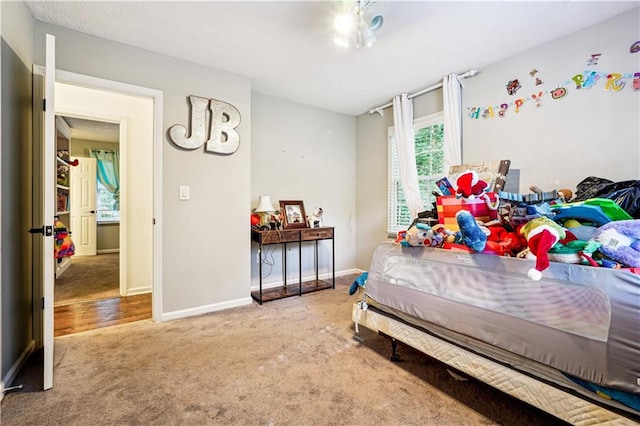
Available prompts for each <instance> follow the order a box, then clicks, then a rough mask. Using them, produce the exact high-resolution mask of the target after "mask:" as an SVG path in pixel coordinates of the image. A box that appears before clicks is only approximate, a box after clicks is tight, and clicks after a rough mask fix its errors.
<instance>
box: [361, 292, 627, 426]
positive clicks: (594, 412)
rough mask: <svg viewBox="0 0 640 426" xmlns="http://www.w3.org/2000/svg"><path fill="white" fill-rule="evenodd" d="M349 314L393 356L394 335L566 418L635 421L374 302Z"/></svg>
mask: <svg viewBox="0 0 640 426" xmlns="http://www.w3.org/2000/svg"><path fill="white" fill-rule="evenodd" d="M352 319H353V321H354V323H355V324H356V330H357V328H358V326H363V327H366V328H368V329H369V330H371V331H373V332H376V333H379V334H381V335H383V336H387V337H390V338H391V339H393V340H392V345H393V348H392V355H391V357H392V359H394V358H395V359H397V357H398V354H397V352H396V350H395V341H394V340H397V341H399V342H402V343H404V344H406V345H408V346H410V347H412V348H414V349H416V350H418V351H420V352H422V353H424V354H425V355H428V356H430V357H432V358H435V359H437V360H439V361H441V362H443V363H445V364H447V365H449V366H450V367H452V368H454V369H455V370H458V371H460V372H462V373H464V374H466V375H468V376H470V377H473V378H475V379H477V380H480V381H482V382H484V383H486V384H488V385H490V386H492V387H494V388H496V389H498V390H500V391H502V392H505V393H506V394H509V395H511V396H513V397H515V398H517V399H519V400H521V401H524V402H526V403H528V404H531V405H533V406H535V407H537V408H539V409H541V410H543V411H545V412H547V413H549V414H551V415H553V416H555V417H557V418H559V419H562V420H564V421H566V422H569V423H571V424H574V425H594V424H599V425H606V424H610V425H614V424H615V425H637V424H638V422H640V417H636V420H635V421H634V420H632V418H633V417H634V415H633V414H629V413H626V412H625V411H626V410H628V409H626V408H625V407H623V406H622V405H621V404H618V403H615V402H611V404H612V407H611V408H607V407H605V406H603V405H602V404H600V403H597V402H595V401H593V400H592V399H590V398H589V395H587V391H582V390H581V389H579V388H577V386H573V385H572V384H571V383H570V382H569V381H568V380H567V386H568V387H567V388H566V389H562V388H561V387H559V386H558V385H554V384H552V383H551V382H547V381H546V380H544V379H540V378H536V377H534V376H532V375H531V374H528V373H526V372H522V371H518V370H516V369H514V368H511V367H509V366H507V365H505V364H504V363H502V362H500V361H497V360H495V359H492V358H490V357H488V356H486V355H483V354H480V353H478V352H476V351H473V350H470V349H468V348H465V347H463V346H461V345H460V344H459V343H456V342H454V341H453V340H449V339H446V338H442V337H439V336H437V335H436V334H434V333H432V332H429V331H428V330H425V329H422V328H421V327H418V326H415V325H412V324H410V323H408V322H406V321H404V320H402V319H400V318H399V317H395V316H393V315H390V314H388V313H386V312H384V311H381V310H379V309H376V308H375V307H371V306H366V309H363V308H362V302H358V303H355V304H354V305H353V311H352ZM549 373H550V374H554V372H549ZM581 393H583V395H581ZM594 395H595V394H594Z"/></svg>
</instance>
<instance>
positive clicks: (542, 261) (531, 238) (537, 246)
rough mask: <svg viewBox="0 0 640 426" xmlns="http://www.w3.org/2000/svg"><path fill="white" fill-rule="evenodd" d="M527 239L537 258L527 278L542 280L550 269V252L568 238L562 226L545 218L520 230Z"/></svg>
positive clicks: (538, 218)
mask: <svg viewBox="0 0 640 426" xmlns="http://www.w3.org/2000/svg"><path fill="white" fill-rule="evenodd" d="M520 233H521V234H522V235H523V236H524V237H525V238H526V240H527V244H528V245H529V250H530V251H531V254H532V255H534V256H535V257H536V266H535V268H531V269H529V271H528V272H527V276H528V277H529V278H531V279H532V280H534V281H539V280H540V278H542V271H544V270H545V269H547V268H548V267H549V256H548V252H549V250H550V249H551V247H553V246H554V245H555V244H556V243H557V242H558V241H560V240H564V239H565V238H566V236H567V235H566V233H565V231H564V229H563V228H562V226H560V225H558V224H557V223H555V222H554V221H553V220H551V219H549V218H548V217H545V216H540V217H536V218H534V219H531V220H530V221H528V222H527V223H525V224H524V225H523V226H522V227H521V228H520Z"/></svg>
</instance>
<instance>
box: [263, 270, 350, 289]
mask: <svg viewBox="0 0 640 426" xmlns="http://www.w3.org/2000/svg"><path fill="white" fill-rule="evenodd" d="M360 273H362V271H361V270H360V269H356V268H352V269H344V270H342V271H336V278H337V277H343V276H345V275H352V274H360ZM318 278H319V279H321V280H328V279H331V273H323V274H318ZM315 279H316V276H315V274H314V275H303V276H302V281H303V282H304V281H311V280H315ZM297 282H298V277H297V276H296V277H294V278H287V284H292V283H297ZM283 285H284V282H283V281H282V280H279V281H270V282H263V283H262V289H263V290H266V289H269V288H275V287H282V286H283ZM256 290H260V283H255V284H253V283H252V284H251V291H256Z"/></svg>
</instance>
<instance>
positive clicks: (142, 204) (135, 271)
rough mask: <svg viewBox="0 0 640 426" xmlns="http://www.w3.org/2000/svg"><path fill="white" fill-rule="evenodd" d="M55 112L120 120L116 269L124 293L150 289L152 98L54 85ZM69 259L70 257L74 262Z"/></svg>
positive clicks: (68, 85) (66, 85) (151, 270)
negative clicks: (119, 245) (119, 236)
mask: <svg viewBox="0 0 640 426" xmlns="http://www.w3.org/2000/svg"><path fill="white" fill-rule="evenodd" d="M55 101H56V105H55V108H56V113H57V114H62V115H71V116H82V117H84V118H91V119H103V120H109V121H111V122H120V121H121V120H122V121H123V123H124V125H122V126H121V133H122V132H123V131H124V135H125V139H123V140H122V141H121V142H122V143H121V144H120V146H121V156H120V160H121V161H120V177H121V189H120V200H121V207H122V209H121V212H120V214H121V218H120V223H121V230H122V232H124V235H123V237H124V241H126V245H123V247H122V250H121V256H122V259H121V262H120V268H121V271H122V273H124V274H125V275H123V276H122V278H123V279H124V282H126V284H127V288H126V294H128V295H129V294H139V293H142V292H150V291H151V288H152V283H153V99H151V98H144V97H140V96H130V95H125V94H121V93H114V92H107V91H103V90H96V89H91V88H86V87H80V86H75V85H70V84H65V83H56V99H55ZM72 261H73V260H72Z"/></svg>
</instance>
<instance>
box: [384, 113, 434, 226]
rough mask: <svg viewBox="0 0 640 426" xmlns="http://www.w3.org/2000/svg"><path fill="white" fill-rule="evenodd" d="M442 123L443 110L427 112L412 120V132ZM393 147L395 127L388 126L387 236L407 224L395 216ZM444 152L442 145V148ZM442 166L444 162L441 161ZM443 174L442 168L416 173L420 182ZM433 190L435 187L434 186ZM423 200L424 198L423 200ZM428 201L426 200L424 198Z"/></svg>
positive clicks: (396, 207)
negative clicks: (431, 171)
mask: <svg viewBox="0 0 640 426" xmlns="http://www.w3.org/2000/svg"><path fill="white" fill-rule="evenodd" d="M439 124H441V125H443V126H444V113H443V111H439V112H436V113H433V114H429V115H426V116H423V117H419V118H416V119H414V120H413V129H414V133H416V134H417V133H418V131H419V130H420V129H423V128H426V127H430V126H434V125H439ZM394 149H395V128H394V126H389V127H388V130H387V164H388V165H387V173H388V174H387V176H388V179H387V180H388V181H387V233H388V235H389V237H393V238H395V237H396V235H397V233H398V231H401V230H405V229H406V227H407V226H408V225H409V224H406V225H405V224H399V223H398V218H397V212H398V206H397V204H396V203H397V199H398V197H397V190H396V188H398V185H397V184H396V182H397V181H399V180H400V176H399V171H398V173H397V174H395V173H394V159H395V161H396V163H397V161H398V160H397V154H394ZM442 151H443V154H444V145H443V148H442ZM443 167H444V163H443ZM443 176H446V173H445V171H444V170H443V171H442V172H441V173H438V174H434V175H428V176H423V175H418V179H419V181H420V182H422V181H424V180H425V179H427V180H433V181H434V182H435V181H436V180H438V179H440V178H442V177H443ZM434 190H435V187H434ZM423 201H425V200H423ZM426 201H428V200H426ZM424 207H425V209H427V210H429V208H430V207H431V206H430V204H429V205H425V206H424Z"/></svg>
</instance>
